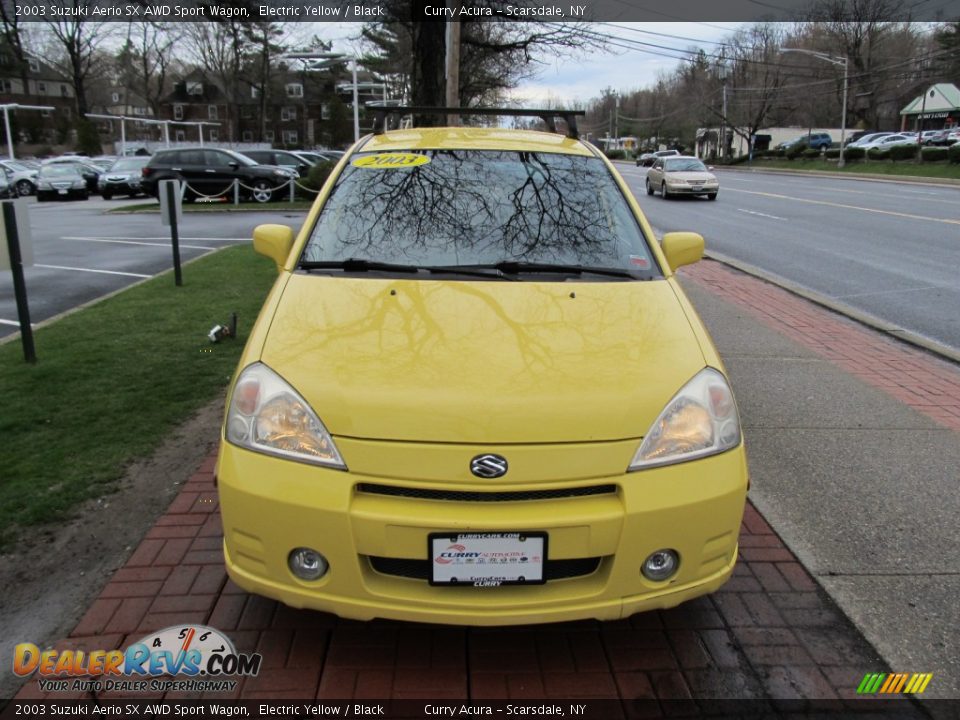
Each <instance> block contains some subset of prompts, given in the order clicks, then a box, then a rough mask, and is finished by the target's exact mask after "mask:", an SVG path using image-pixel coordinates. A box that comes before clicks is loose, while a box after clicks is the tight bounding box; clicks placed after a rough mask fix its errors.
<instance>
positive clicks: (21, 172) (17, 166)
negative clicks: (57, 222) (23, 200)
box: [0, 160, 39, 197]
mask: <svg viewBox="0 0 960 720" xmlns="http://www.w3.org/2000/svg"><path fill="white" fill-rule="evenodd" d="M0 167H2V168H3V174H4V176H5V178H6V181H7V184H8V185H10V186H11V187H14V188H16V191H17V194H18V195H20V196H21V197H26V196H27V195H33V194H34V193H35V192H36V191H37V174H38V173H39V170H38V169H37V168H34V167H31V166H30V165H27V164H26V163H24V162H22V161H20V160H0Z"/></svg>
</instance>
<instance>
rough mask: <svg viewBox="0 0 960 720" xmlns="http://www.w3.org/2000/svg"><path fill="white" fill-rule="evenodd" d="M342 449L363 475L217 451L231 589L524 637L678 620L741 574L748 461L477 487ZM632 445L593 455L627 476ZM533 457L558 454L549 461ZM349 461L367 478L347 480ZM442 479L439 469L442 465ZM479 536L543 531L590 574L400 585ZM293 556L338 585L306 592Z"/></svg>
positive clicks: (738, 455) (559, 554)
mask: <svg viewBox="0 0 960 720" xmlns="http://www.w3.org/2000/svg"><path fill="white" fill-rule="evenodd" d="M336 442H337V444H338V447H339V449H340V451H341V453H342V454H343V456H344V458H345V459H346V462H347V464H348V466H350V467H351V468H352V471H350V472H342V471H337V470H329V469H325V468H318V467H313V466H309V465H305V464H301V463H293V462H288V461H284V460H280V459H277V458H272V457H270V456H266V455H261V454H258V453H253V452H250V451H247V450H243V449H239V448H236V447H234V446H232V445H230V444H228V443H227V442H225V441H224V442H222V443H221V449H220V456H219V462H218V470H217V474H218V488H219V492H220V507H221V512H222V517H223V526H224V556H225V561H226V567H227V572H228V574H229V575H230V577H231V578H232V579H233V580H234V582H236V583H237V584H238V585H239V586H240V587H242V588H243V589H245V590H248V591H250V592H253V593H257V594H259V595H264V596H267V597H270V598H274V599H277V600H280V601H281V602H283V603H285V604H287V605H290V606H292V607H297V608H310V609H315V610H322V611H327V612H332V613H335V614H337V615H340V616H342V617H348V618H354V619H360V620H370V619H373V618H392V619H397V620H405V621H416V622H431V623H447V624H457V625H512V624H526V623H545V622H562V621H569V620H577V619H583V618H596V619H600V620H613V619H617V618H622V617H627V616H629V615H632V614H633V613H636V612H640V611H645V610H652V609H656V608H668V607H672V606H674V605H678V604H679V603H682V602H685V601H687V600H690V599H692V598H695V597H698V596H700V595H704V594H706V593H710V592H713V591H714V590H716V589H717V588H719V587H720V586H721V585H722V584H723V583H724V582H725V581H726V580H727V579H728V578H729V576H730V574H731V573H732V572H733V567H734V564H735V562H736V557H737V537H738V532H739V528H740V521H741V519H742V516H743V507H744V503H745V499H746V489H747V469H746V461H745V454H744V450H743V447H742V446H741V447H739V448H736V449H735V450H732V451H729V452H726V453H723V454H721V455H717V456H714V457H710V458H705V459H703V460H698V461H694V462H689V463H682V464H678V465H672V466H666V467H661V468H653V469H650V470H645V471H642V472H638V473H630V474H621V475H616V476H612V477H611V476H609V475H602V476H597V477H590V476H589V475H583V473H582V472H581V473H580V474H581V475H582V476H581V477H578V478H571V477H566V478H564V479H563V480H562V481H558V482H548V481H544V480H542V479H540V480H536V481H531V482H519V481H517V482H514V483H512V484H505V483H503V482H502V479H501V480H498V481H479V480H476V479H474V481H473V482H469V485H468V486H465V485H464V483H462V482H456V483H454V482H445V481H442V480H438V479H437V478H429V479H427V480H421V481H411V480H410V478H409V477H407V478H404V477H402V476H403V475H404V474H408V473H407V467H408V465H407V464H406V462H405V459H404V458H403V457H401V456H402V454H403V453H405V452H408V450H409V448H407V449H404V450H403V451H402V452H401V456H393V457H391V446H394V445H397V444H394V443H380V442H370V441H359V440H347V439H341V438H337V439H336ZM402 445H409V444H407V443H404V444H402ZM636 445H637V443H636V442H635V441H627V442H613V443H599V444H592V445H591V449H590V451H589V452H598V451H600V450H605V451H609V452H612V453H615V454H616V455H617V456H618V460H617V462H618V463H619V456H623V457H625V458H626V459H625V460H624V462H623V465H621V466H620V467H625V466H626V463H627V462H628V461H629V458H630V457H631V456H632V453H633V451H635V450H636ZM597 446H600V447H597ZM421 447H422V448H431V446H427V445H425V446H421ZM518 447H519V446H507V447H505V448H499V449H498V448H497V447H484V448H473V447H468V446H453V447H451V446H446V447H445V448H443V449H441V450H438V451H437V452H441V453H445V454H446V453H449V454H456V455H458V456H465V457H467V458H469V457H472V456H473V455H475V454H477V453H478V452H479V451H486V452H501V453H506V454H510V453H513V454H514V455H516V454H517V453H518V452H522V451H523V450H522V448H521V449H518ZM553 447H554V448H556V447H557V446H553ZM563 447H566V446H563ZM580 447H584V446H580ZM569 448H570V449H568V450H567V451H566V452H570V451H571V450H572V451H573V452H576V451H577V446H576V445H574V446H569ZM381 451H382V452H383V456H382V457H383V459H384V460H383V461H374V462H369V461H366V460H360V459H359V458H360V457H361V456H360V455H359V454H358V453H374V454H376V453H377V452H381ZM528 452H530V453H550V454H551V455H554V454H558V453H557V452H556V451H555V450H550V449H547V448H539V449H537V450H533V449H529V448H528ZM429 454H430V453H429V451H428V452H427V453H426V455H425V457H428V456H429ZM560 454H562V453H560ZM351 456H353V457H354V458H357V459H358V463H357V464H358V465H361V466H364V467H363V468H362V469H363V470H364V471H365V472H364V473H361V472H358V468H357V467H355V466H354V465H351ZM443 464H444V462H443V460H442V459H441V461H440V462H438V463H437V465H439V466H443ZM375 467H383V468H386V467H397V468H399V469H398V471H397V473H396V475H399V476H400V477H396V476H393V477H388V476H387V473H379V474H377V475H371V474H366V471H368V470H370V469H372V468H375ZM575 472H579V470H577V471H575ZM430 474H437V473H430ZM440 474H442V473H440ZM557 474H558V476H563V474H564V473H563V472H562V471H561V472H558V473H557ZM566 474H567V475H569V474H570V472H567V473H566ZM491 482H496V483H497V486H496V488H493V487H491V485H490V484H491ZM371 486H372V487H373V488H374V489H372V490H371ZM378 486H379V487H380V488H382V487H383V486H389V487H392V488H397V487H403V488H407V489H412V490H414V491H417V490H422V489H429V490H432V491H450V492H462V491H464V490H468V491H479V492H484V491H487V492H489V491H490V490H493V489H496V490H497V491H500V492H521V491H522V492H533V491H542V490H563V489H568V488H585V487H598V486H603V487H605V488H608V490H607V491H606V492H603V493H598V494H594V495H588V496H582V497H565V498H556V499H534V500H509V501H503V502H476V501H475V500H473V499H470V498H469V497H467V498H465V499H449V500H448V499H422V498H411V497H403V496H397V495H395V494H384V493H382V492H379V491H378V490H376V487H378ZM456 497H457V498H458V497H459V496H456ZM470 530H472V531H504V532H506V531H543V532H546V533H547V535H548V537H549V550H548V559H549V560H550V561H559V562H558V564H562V563H563V561H567V566H579V567H587V566H589V569H587V570H586V571H585V573H584V574H576V573H574V574H573V575H572V576H567V577H564V578H563V579H557V580H550V581H548V582H547V583H545V584H543V585H527V586H503V587H499V588H474V587H435V586H431V585H430V584H429V583H428V582H427V581H426V580H424V579H416V577H415V574H411V573H406V572H404V571H403V569H402V568H404V567H409V566H410V565H411V564H414V565H415V564H417V563H424V562H426V563H427V564H428V565H429V561H428V556H427V536H428V534H430V533H433V532H448V531H470ZM296 547H310V548H313V549H316V550H318V551H319V552H321V553H323V555H324V556H325V557H326V558H327V560H328V561H329V563H330V570H329V572H328V573H327V574H326V575H325V576H324V577H323V578H321V579H320V580H318V581H315V582H305V581H302V580H299V579H297V578H296V577H294V576H293V574H292V573H291V572H290V570H289V569H288V567H287V557H288V554H289V553H290V551H291V550H292V549H293V548H296ZM663 548H673V549H675V550H676V551H677V552H678V553H679V555H680V558H681V562H680V567H679V570H678V572H677V574H676V575H675V576H674V577H673V578H671V579H670V580H667V581H662V582H654V581H650V580H647V579H646V578H644V577H643V576H642V575H641V574H640V565H641V563H642V562H643V560H644V558H646V557H647V555H649V554H650V553H651V552H653V551H655V550H659V549H663ZM375 566H376V567H377V568H378V569H379V571H378V570H377V569H374V567H375Z"/></svg>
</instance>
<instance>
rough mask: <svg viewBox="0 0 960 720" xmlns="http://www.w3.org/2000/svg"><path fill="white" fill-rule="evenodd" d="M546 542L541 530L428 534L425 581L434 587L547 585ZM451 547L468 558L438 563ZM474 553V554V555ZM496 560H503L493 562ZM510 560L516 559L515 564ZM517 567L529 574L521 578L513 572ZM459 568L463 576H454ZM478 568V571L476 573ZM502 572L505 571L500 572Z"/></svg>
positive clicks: (546, 535) (546, 538)
mask: <svg viewBox="0 0 960 720" xmlns="http://www.w3.org/2000/svg"><path fill="white" fill-rule="evenodd" d="M548 540H549V537H548V534H547V533H546V532H543V531H530V532H526V531H521V530H513V531H480V532H473V531H471V532H436V533H430V534H429V535H428V536H427V557H428V558H429V562H430V573H429V575H428V576H427V580H428V581H429V583H430V585H432V586H434V587H489V588H494V587H502V586H505V585H543V584H544V583H546V582H547V580H546V572H545V571H546V564H547V557H548ZM527 541H533V542H532V543H531V544H530V545H529V546H526V547H525V546H524V545H523V544H524V543H526V542H527ZM452 545H457V546H460V547H462V549H458V550H455V552H458V553H465V554H469V555H467V556H465V557H463V558H462V560H461V558H451V559H450V560H449V561H448V562H446V563H438V562H437V559H438V558H439V557H440V554H441V553H443V552H448V551H449V549H450V546H452ZM527 547H528V548H530V550H529V552H525V550H526V549H527ZM473 553H477V554H476V555H473ZM491 555H492V557H491ZM484 556H486V557H485V559H484V562H476V561H477V560H479V559H480V558H484ZM497 557H499V558H502V560H500V561H497V562H492V560H494V558H497ZM513 558H516V559H515V561H514V560H513ZM488 560H490V561H491V562H488ZM520 567H523V568H524V569H527V568H529V569H530V571H531V573H528V574H526V575H521V574H520V573H519V572H517V571H516V570H517V569H519V568H520ZM461 568H463V570H462V572H463V573H466V576H465V577H464V576H462V575H454V574H453V573H454V572H461V570H460V569H461ZM478 568H480V572H477V569H478ZM438 569H439V570H440V575H439V576H438V573H437V571H438ZM504 570H505V571H507V572H503V571H504ZM538 571H539V572H538Z"/></svg>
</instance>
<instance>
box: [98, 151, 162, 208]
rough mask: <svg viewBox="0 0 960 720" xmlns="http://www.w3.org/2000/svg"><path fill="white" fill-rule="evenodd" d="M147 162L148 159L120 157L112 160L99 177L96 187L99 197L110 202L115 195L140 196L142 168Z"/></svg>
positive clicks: (141, 190)
mask: <svg viewBox="0 0 960 720" xmlns="http://www.w3.org/2000/svg"><path fill="white" fill-rule="evenodd" d="M149 160H150V158H148V157H122V158H118V159H117V160H114V161H113V164H112V165H110V167H109V168H108V169H107V170H106V171H105V172H104V173H103V174H102V175H101V176H100V180H99V183H98V185H97V187H98V189H99V191H100V196H101V197H102V198H103V199H104V200H110V199H111V198H112V197H113V196H115V195H128V196H129V197H136V196H137V195H140V194H141V193H142V192H143V188H142V186H141V184H140V181H141V179H142V177H143V168H144V166H145V165H146V164H147V161H149Z"/></svg>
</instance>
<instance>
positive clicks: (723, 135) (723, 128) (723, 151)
mask: <svg viewBox="0 0 960 720" xmlns="http://www.w3.org/2000/svg"><path fill="white" fill-rule="evenodd" d="M719 72H720V82H721V84H722V85H723V110H722V112H721V117H720V137H719V138H717V140H718V142H719V143H720V147H719V148H718V150H719V151H720V159H721V160H725V159H726V157H727V48H726V46H725V45H724V46H722V47H721V48H720V68H719Z"/></svg>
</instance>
